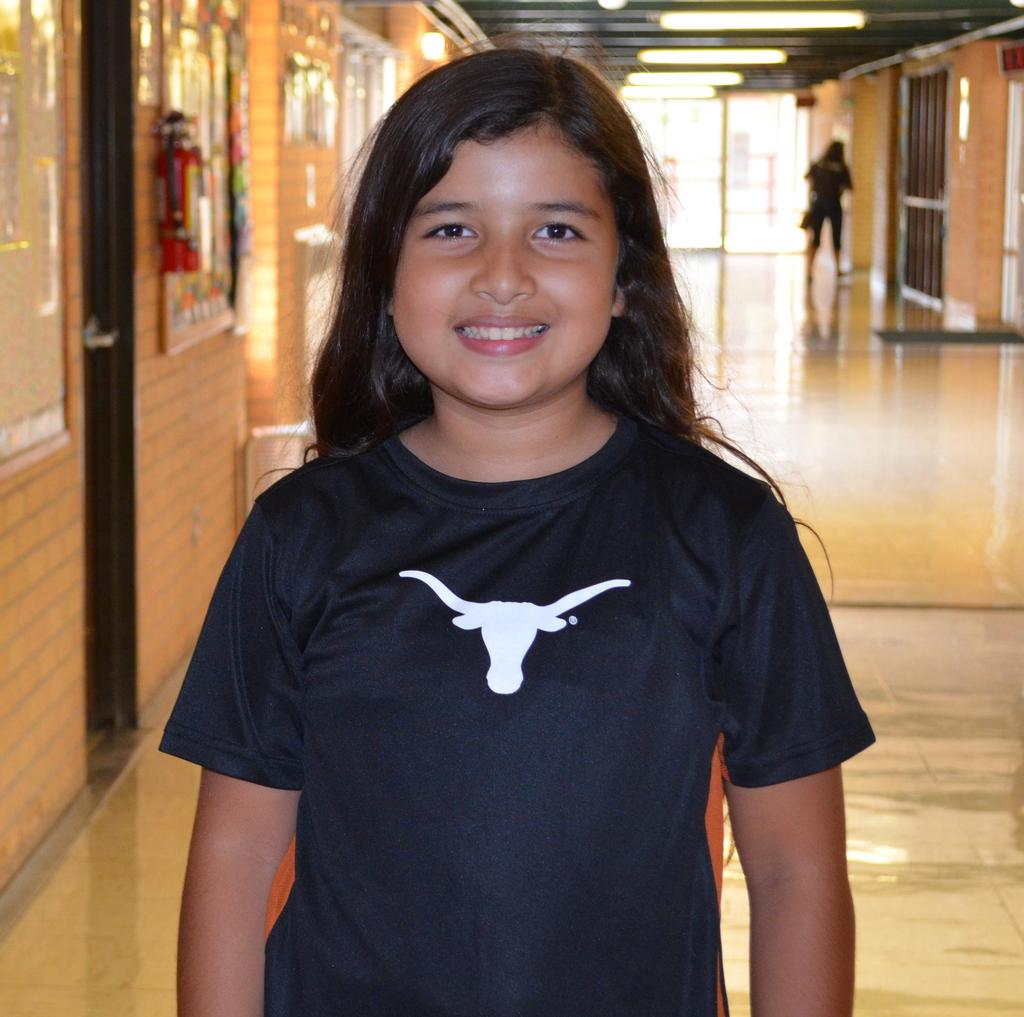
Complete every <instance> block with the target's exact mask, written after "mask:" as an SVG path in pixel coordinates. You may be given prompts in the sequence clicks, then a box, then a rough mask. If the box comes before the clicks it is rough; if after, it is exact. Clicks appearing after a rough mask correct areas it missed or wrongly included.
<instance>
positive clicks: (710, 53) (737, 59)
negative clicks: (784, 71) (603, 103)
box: [636, 0, 1024, 66]
mask: <svg viewBox="0 0 1024 1017" xmlns="http://www.w3.org/2000/svg"><path fill="white" fill-rule="evenodd" d="M1021 3H1024V0H1021ZM636 56H637V59H638V60H639V61H640V63H642V64H716V65H717V66H722V65H723V64H725V65H728V64H784V63H785V62H786V61H787V60H788V59H789V57H788V56H787V55H786V53H785V51H783V50H781V49H717V48H712V47H710V46H709V47H708V48H707V49H642V50H640V52H639V53H637V55H636Z"/></svg>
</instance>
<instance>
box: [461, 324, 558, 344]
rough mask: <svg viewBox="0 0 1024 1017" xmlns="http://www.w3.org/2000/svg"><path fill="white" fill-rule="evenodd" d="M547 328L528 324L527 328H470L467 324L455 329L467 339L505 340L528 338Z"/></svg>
mask: <svg viewBox="0 0 1024 1017" xmlns="http://www.w3.org/2000/svg"><path fill="white" fill-rule="evenodd" d="M546 328H547V325H530V326H529V327H527V328H472V327H470V326H468V325H463V326H460V327H459V328H457V329H456V331H457V332H458V333H459V335H464V336H465V337H466V338H467V339H491V340H496V341H497V340H505V341H506V342H507V341H508V340H510V339H528V338H530V337H531V336H535V335H540V334H541V332H543V331H544V330H545V329H546Z"/></svg>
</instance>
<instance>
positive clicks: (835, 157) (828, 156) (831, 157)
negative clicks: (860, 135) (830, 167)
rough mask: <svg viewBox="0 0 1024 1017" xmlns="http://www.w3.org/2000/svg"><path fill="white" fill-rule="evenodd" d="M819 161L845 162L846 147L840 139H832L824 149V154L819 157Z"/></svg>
mask: <svg viewBox="0 0 1024 1017" xmlns="http://www.w3.org/2000/svg"><path fill="white" fill-rule="evenodd" d="M820 161H821V162H843V163H845V162H846V147H845V146H844V145H843V143H842V142H841V141H838V140H836V141H832V142H830V143H829V146H828V148H826V149H825V154H824V155H823V156H822V157H821V160H820Z"/></svg>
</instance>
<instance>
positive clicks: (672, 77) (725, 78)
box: [626, 71, 743, 87]
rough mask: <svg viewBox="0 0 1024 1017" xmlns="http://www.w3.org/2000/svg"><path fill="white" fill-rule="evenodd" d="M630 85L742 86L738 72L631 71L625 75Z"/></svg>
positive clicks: (740, 75)
mask: <svg viewBox="0 0 1024 1017" xmlns="http://www.w3.org/2000/svg"><path fill="white" fill-rule="evenodd" d="M626 83H627V84H630V85H713V86H715V87H719V86H723V85H742V84H743V75H742V74H740V72H739V71H633V72H632V73H630V74H627V75H626Z"/></svg>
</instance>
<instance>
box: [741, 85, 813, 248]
mask: <svg viewBox="0 0 1024 1017" xmlns="http://www.w3.org/2000/svg"><path fill="white" fill-rule="evenodd" d="M807 164H808V158H807V124H806V116H805V115H804V111H802V110H798V109H797V105H796V97H795V96H794V95H791V94H774V93H772V94H767V95H755V94H747V95H735V96H730V97H729V105H728V156H727V162H726V186H725V249H726V250H727V251H735V252H780V253H785V252H796V251H801V250H803V248H804V246H805V244H806V238H805V237H804V235H803V232H802V230H800V228H799V222H800V215H801V213H802V212H803V210H804V208H805V207H806V203H807V184H806V182H805V181H804V179H803V175H804V173H805V172H806V169H807Z"/></svg>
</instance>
